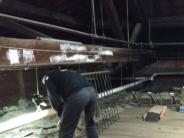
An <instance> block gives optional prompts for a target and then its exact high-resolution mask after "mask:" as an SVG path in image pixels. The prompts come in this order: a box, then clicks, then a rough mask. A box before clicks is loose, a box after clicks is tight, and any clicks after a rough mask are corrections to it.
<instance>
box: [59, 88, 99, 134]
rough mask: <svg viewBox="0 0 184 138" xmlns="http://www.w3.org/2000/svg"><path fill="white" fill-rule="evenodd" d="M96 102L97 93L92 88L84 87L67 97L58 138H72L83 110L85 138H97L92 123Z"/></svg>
mask: <svg viewBox="0 0 184 138" xmlns="http://www.w3.org/2000/svg"><path fill="white" fill-rule="evenodd" d="M96 101H97V93H96V91H95V89H94V88H93V87H84V88H82V89H81V90H80V91H79V92H77V93H75V94H73V95H71V96H69V97H68V98H67V100H66V103H65V108H64V112H63V120H62V125H61V129H60V134H59V138H73V135H74V132H75V129H76V127H77V124H78V122H79V119H80V114H81V112H82V111H83V110H84V112H85V124H86V136H87V138H98V132H97V127H96V124H95V121H94V114H95V108H96Z"/></svg>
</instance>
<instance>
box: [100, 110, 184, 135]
mask: <svg viewBox="0 0 184 138" xmlns="http://www.w3.org/2000/svg"><path fill="white" fill-rule="evenodd" d="M148 110H149V108H147V107H133V108H130V109H127V110H126V111H124V112H122V113H121V114H120V120H119V121H118V122H116V123H115V124H113V125H112V126H111V127H110V128H108V129H106V130H105V131H104V132H103V133H102V134H101V135H100V138H182V137H184V113H179V112H177V111H172V110H168V111H167V113H166V116H165V117H164V118H163V119H162V120H160V121H159V122H145V121H142V120H141V115H142V114H143V113H145V112H147V111H148Z"/></svg>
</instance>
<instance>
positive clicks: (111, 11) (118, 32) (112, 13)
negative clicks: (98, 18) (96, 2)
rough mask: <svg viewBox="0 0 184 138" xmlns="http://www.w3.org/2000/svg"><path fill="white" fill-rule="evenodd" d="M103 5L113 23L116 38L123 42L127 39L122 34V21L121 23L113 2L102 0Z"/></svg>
mask: <svg viewBox="0 0 184 138" xmlns="http://www.w3.org/2000/svg"><path fill="white" fill-rule="evenodd" d="M102 4H103V7H104V10H105V13H106V15H107V17H108V18H109V20H110V21H111V22H112V28H113V31H114V34H115V36H116V37H117V38H119V39H121V40H123V39H124V38H125V37H124V35H123V32H122V28H121V25H120V21H119V18H118V15H117V11H116V8H115V5H114V2H113V0H102Z"/></svg>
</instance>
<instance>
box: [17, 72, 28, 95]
mask: <svg viewBox="0 0 184 138" xmlns="http://www.w3.org/2000/svg"><path fill="white" fill-rule="evenodd" d="M17 81H18V85H19V91H20V99H26V94H25V86H24V75H23V72H22V71H21V70H19V71H18V73H17Z"/></svg>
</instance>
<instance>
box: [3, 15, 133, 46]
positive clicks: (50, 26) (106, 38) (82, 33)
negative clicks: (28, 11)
mask: <svg viewBox="0 0 184 138" xmlns="http://www.w3.org/2000/svg"><path fill="white" fill-rule="evenodd" d="M0 17H2V18H6V19H11V20H15V21H18V22H23V23H26V24H33V25H36V26H42V27H46V28H50V29H54V30H58V31H63V32H67V33H71V34H75V35H81V36H85V37H91V38H95V39H100V40H109V41H113V42H119V43H122V44H128V42H127V41H123V40H119V39H113V38H110V37H104V36H99V35H95V34H90V33H85V32H82V31H77V30H73V29H69V28H66V27H60V26H56V25H52V24H48V23H43V22H39V21H35V20H30V19H24V18H21V17H16V16H12V15H8V14H4V13H0ZM132 44H133V43H132Z"/></svg>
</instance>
